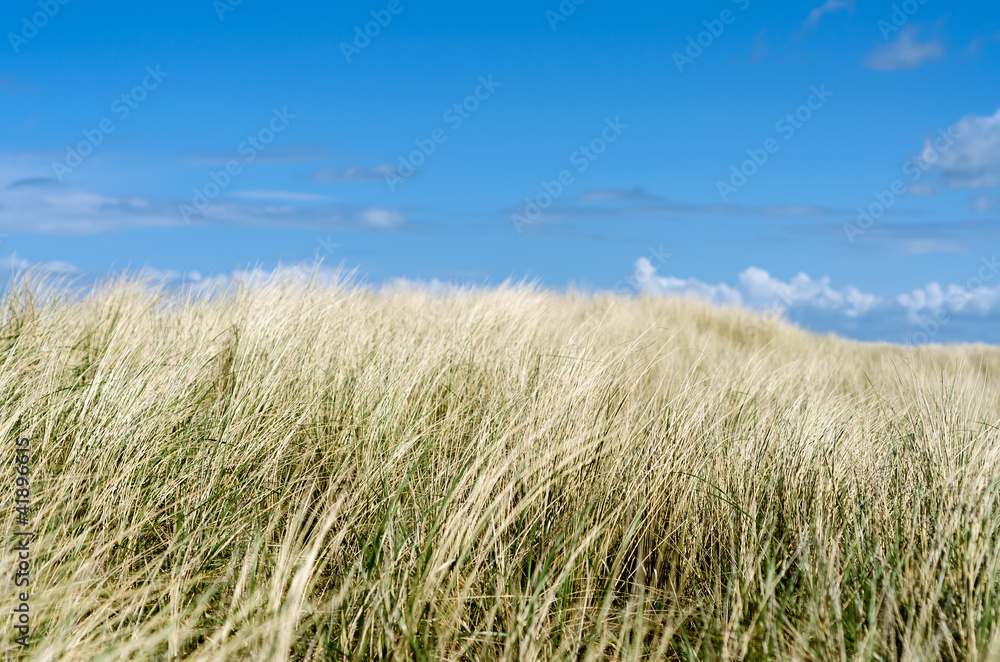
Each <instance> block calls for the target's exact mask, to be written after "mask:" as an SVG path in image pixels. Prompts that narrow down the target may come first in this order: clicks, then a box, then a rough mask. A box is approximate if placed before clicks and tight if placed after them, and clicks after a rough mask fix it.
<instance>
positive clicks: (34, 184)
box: [7, 177, 64, 191]
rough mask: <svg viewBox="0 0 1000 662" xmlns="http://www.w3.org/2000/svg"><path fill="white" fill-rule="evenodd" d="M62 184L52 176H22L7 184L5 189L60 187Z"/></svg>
mask: <svg viewBox="0 0 1000 662" xmlns="http://www.w3.org/2000/svg"><path fill="white" fill-rule="evenodd" d="M62 186H64V184H63V183H62V182H60V181H59V180H58V179H56V178H54V177H24V178H22V179H17V180H15V181H13V182H11V183H9V184H7V190H8V191H13V190H14V189H19V188H49V187H57V188H58V187H62Z"/></svg>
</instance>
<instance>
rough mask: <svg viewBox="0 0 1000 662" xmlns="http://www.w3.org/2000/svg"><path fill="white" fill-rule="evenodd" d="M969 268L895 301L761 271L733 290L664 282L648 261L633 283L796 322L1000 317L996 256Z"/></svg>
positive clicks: (640, 264)
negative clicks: (956, 278) (964, 276)
mask: <svg viewBox="0 0 1000 662" xmlns="http://www.w3.org/2000/svg"><path fill="white" fill-rule="evenodd" d="M970 266H971V271H970V273H971V275H970V277H969V278H968V280H967V281H966V282H964V283H961V284H952V285H949V286H947V287H944V288H942V287H941V286H940V285H938V284H937V283H934V282H932V283H929V284H928V285H926V286H925V287H922V288H917V289H915V290H913V291H911V292H908V293H905V294H901V295H899V296H897V297H894V298H884V297H880V296H878V295H875V294H871V293H866V292H862V291H861V290H859V289H858V288H856V287H854V286H850V285H849V286H846V287H842V288H839V289H837V288H834V287H833V286H832V285H831V282H830V278H829V277H826V276H824V277H822V278H820V279H819V280H814V279H813V278H811V277H810V276H808V275H807V274H804V273H800V274H799V275H797V276H795V277H794V278H792V279H791V280H789V281H788V282H785V281H782V280H779V279H777V278H774V277H773V276H771V275H770V274H769V273H768V272H767V271H765V270H763V269H759V268H757V267H750V268H748V269H747V270H745V271H744V272H743V273H741V274H739V277H738V282H737V283H736V284H735V285H728V284H726V283H717V284H710V283H704V282H702V281H700V280H697V279H695V278H688V279H680V278H674V277H671V276H661V275H659V274H658V273H657V270H656V269H655V268H654V267H653V265H652V264H651V263H650V262H649V260H648V259H646V258H645V257H642V258H639V259H638V260H636V262H635V268H634V272H633V276H632V281H633V282H634V285H635V288H636V289H637V290H638V291H639V292H641V293H644V294H658V295H687V296H694V297H697V298H699V299H704V300H706V301H710V302H712V303H718V304H726V305H736V306H741V307H744V308H750V309H753V310H768V311H781V312H784V313H786V314H788V315H790V316H792V317H795V318H798V319H809V317H810V315H815V314H819V315H822V316H826V317H829V316H840V317H843V318H847V319H857V318H861V317H865V316H869V317H870V316H879V317H883V318H892V317H893V316H894V315H899V316H903V315H905V317H906V319H907V320H909V321H910V322H920V321H924V320H926V319H933V318H934V317H935V316H937V315H940V314H941V313H947V314H949V315H951V316H953V317H1000V264H998V262H997V258H996V256H993V257H990V258H982V260H981V261H980V263H979V264H976V265H970Z"/></svg>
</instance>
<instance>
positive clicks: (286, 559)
mask: <svg viewBox="0 0 1000 662" xmlns="http://www.w3.org/2000/svg"><path fill="white" fill-rule="evenodd" d="M0 324H2V329H0V356H2V367H0V388H2V389H3V394H2V399H0V403H2V404H0V407H2V409H0V426H2V431H3V434H2V439H3V440H4V441H3V443H4V444H6V446H7V450H6V451H4V453H3V456H4V457H5V458H7V459H6V460H5V462H6V464H5V472H6V473H5V475H6V476H7V477H8V478H7V482H8V484H9V486H10V487H9V488H5V489H8V492H9V494H8V496H7V497H5V503H8V504H9V507H8V508H7V509H5V511H4V514H3V521H4V526H5V531H6V532H7V534H6V539H5V545H4V550H5V551H4V554H3V567H4V568H6V569H7V570H5V571H4V572H5V573H8V574H9V575H12V573H13V570H12V569H13V568H14V567H15V565H16V563H17V560H18V559H17V555H16V554H15V553H14V552H13V551H11V550H12V547H13V544H14V543H13V531H15V530H18V529H20V528H22V527H19V526H18V525H17V524H16V522H15V519H14V518H15V512H14V508H13V505H12V504H13V500H14V498H13V489H14V488H13V483H14V476H15V473H14V471H15V469H14V466H15V465H14V443H15V439H18V438H22V437H24V438H28V439H29V440H30V442H31V446H32V458H31V464H32V467H31V468H32V474H31V481H32V492H33V497H32V499H33V504H34V506H35V507H36V511H35V512H34V513H33V514H32V517H31V520H32V521H31V528H32V529H33V530H34V531H35V532H36V538H35V540H34V542H33V544H32V568H31V598H30V605H31V619H32V622H31V635H30V646H29V647H28V648H27V649H24V650H22V648H21V646H19V645H18V644H17V643H15V637H16V636H17V633H16V632H15V631H14V629H13V621H12V620H8V622H7V625H6V626H5V627H4V630H3V633H2V635H0V655H2V656H3V658H4V659H15V658H16V657H19V656H21V655H23V656H24V657H25V658H27V659H38V660H42V659H44V660H56V659H59V660H126V659H128V660H153V659H174V658H184V659H191V660H285V659H295V660H323V659H349V660H355V659H356V660H374V659H414V660H465V659H468V660H483V661H486V660H524V661H530V660H563V659H573V660H605V659H607V660H639V659H650V658H652V659H678V660H730V659H756V660H764V659H788V660H894V659H907V660H934V659H949V660H990V659H998V658H1000V623H998V601H1000V545H998V542H1000V541H998V528H1000V504H998V481H1000V427H998V426H1000V382H998V381H997V374H998V371H1000V351H998V350H996V349H992V348H986V347H981V346H964V347H937V348H934V347H931V348H921V349H914V348H904V347H898V346H879V345H868V344H860V343H853V342H847V341H843V340H839V339H835V338H832V337H827V338H824V337H818V336H814V335H810V334H807V333H805V332H803V331H801V330H798V329H796V328H794V327H792V326H789V325H786V324H783V323H781V322H779V321H776V320H769V319H763V318H760V317H755V316H754V315H752V314H749V313H746V312H742V311H738V310H724V309H719V308H713V307H710V306H707V305H704V304H700V303H696V302H693V301H682V300H669V299H657V298H639V299H626V298H614V297H601V296H596V297H584V296H575V295H572V294H555V293H551V292H545V291H540V290H535V289H532V288H530V287H499V288H497V289H493V290H489V291H454V292H451V293H449V294H445V295H431V294H428V293H426V292H421V291H416V290H407V289H394V290H382V291H376V290H372V289H368V288H362V287H356V286H353V285H351V284H350V283H346V282H340V283H332V284H331V283H324V284H320V283H318V282H313V283H311V284H304V283H303V282H301V281H300V280H295V279H284V280H282V279H276V280H273V281H269V282H267V283H263V284H257V285H252V286H239V287H233V288H231V289H229V290H227V291H225V292H223V293H220V294H217V295H216V296H214V297H211V298H206V297H198V296H195V295H191V294H189V295H186V296H179V295H176V294H168V293H165V292H158V291H156V290H155V288H154V289H151V288H150V287H149V286H148V284H147V283H143V282H141V281H139V280H135V279H132V278H124V279H118V280H115V281H113V282H109V283H108V284H106V285H104V286H101V287H99V288H97V289H95V290H94V291H93V292H91V293H89V294H87V295H85V296H82V297H73V296H69V295H64V294H60V292H59V290H58V289H52V288H46V286H44V285H43V284H39V283H38V282H37V281H33V280H32V279H31V278H28V279H27V280H22V281H20V282H19V283H18V284H16V285H15V286H14V287H13V288H12V289H11V291H10V292H9V294H8V295H7V297H6V300H5V301H4V311H3V313H2V317H0ZM8 571H9V572H8ZM15 592H16V591H15V589H14V588H13V584H12V583H10V584H9V590H8V591H6V592H5V596H7V597H6V598H5V600H7V602H6V603H5V605H6V606H5V613H7V614H10V607H11V606H13V604H14V602H13V599H14V598H13V596H14V594H15Z"/></svg>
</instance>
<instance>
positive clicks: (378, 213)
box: [361, 207, 406, 230]
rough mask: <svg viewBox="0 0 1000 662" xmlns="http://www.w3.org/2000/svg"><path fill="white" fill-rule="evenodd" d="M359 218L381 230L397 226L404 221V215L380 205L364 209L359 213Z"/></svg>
mask: <svg viewBox="0 0 1000 662" xmlns="http://www.w3.org/2000/svg"><path fill="white" fill-rule="evenodd" d="M361 219H362V220H363V221H364V222H365V223H367V224H368V225H370V226H372V227H374V228H380V229H383V230H388V229H391V228H395V227H399V226H400V225H402V224H403V223H405V222H406V217H405V216H403V215H402V214H400V213H399V212H395V211H392V210H391V209H382V208H380V207H375V208H372V209H366V210H365V211H363V212H362V213H361Z"/></svg>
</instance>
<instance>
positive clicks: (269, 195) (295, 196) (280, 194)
mask: <svg viewBox="0 0 1000 662" xmlns="http://www.w3.org/2000/svg"><path fill="white" fill-rule="evenodd" d="M233 195H234V196H236V197H238V198H248V199H251V200H282V201H286V202H307V201H323V200H329V199H330V198H329V197H328V196H325V195H316V194H314V193H300V192H298V191H235V192H233Z"/></svg>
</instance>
